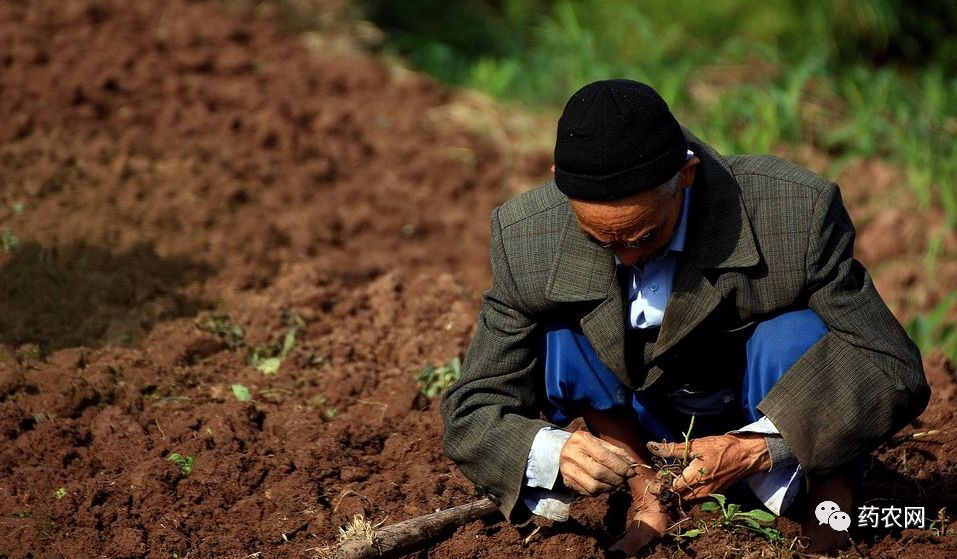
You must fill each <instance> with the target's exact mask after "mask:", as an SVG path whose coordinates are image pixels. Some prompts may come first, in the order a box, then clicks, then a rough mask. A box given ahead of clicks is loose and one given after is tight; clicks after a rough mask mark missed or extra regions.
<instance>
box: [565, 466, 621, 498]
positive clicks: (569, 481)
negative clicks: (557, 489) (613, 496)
mask: <svg viewBox="0 0 957 559" xmlns="http://www.w3.org/2000/svg"><path fill="white" fill-rule="evenodd" d="M562 480H563V481H564V483H565V486H566V487H568V488H569V489H571V490H572V491H575V492H576V493H581V494H583V495H598V494H599V493H606V492H608V491H611V490H612V489H614V487H613V486H611V485H609V484H607V483H604V482H602V481H600V480H597V479H595V478H594V477H592V476H591V475H590V474H589V473H588V472H587V471H585V470H584V469H583V468H582V467H580V466H579V465H578V464H570V465H569V466H568V467H566V468H565V469H564V470H563V471H562Z"/></svg>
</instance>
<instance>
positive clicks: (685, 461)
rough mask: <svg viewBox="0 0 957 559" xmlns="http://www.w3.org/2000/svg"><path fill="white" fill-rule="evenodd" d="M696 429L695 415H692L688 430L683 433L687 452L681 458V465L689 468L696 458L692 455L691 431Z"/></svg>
mask: <svg viewBox="0 0 957 559" xmlns="http://www.w3.org/2000/svg"><path fill="white" fill-rule="evenodd" d="M693 429H694V414H691V422H690V423H688V430H687V431H682V432H681V435H682V436H684V438H685V451H684V454H683V455H682V456H681V465H682V466H687V465H688V463H689V462H691V461H692V460H693V459H694V457H693V456H692V455H691V431H692V430H693Z"/></svg>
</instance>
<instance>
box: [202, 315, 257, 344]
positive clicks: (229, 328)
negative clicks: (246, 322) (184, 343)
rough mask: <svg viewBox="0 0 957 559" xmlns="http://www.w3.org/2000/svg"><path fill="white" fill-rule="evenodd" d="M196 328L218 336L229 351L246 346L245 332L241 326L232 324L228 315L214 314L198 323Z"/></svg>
mask: <svg viewBox="0 0 957 559" xmlns="http://www.w3.org/2000/svg"><path fill="white" fill-rule="evenodd" d="M196 327H197V328H199V329H200V330H202V331H204V332H209V333H210V334H214V335H216V336H218V337H219V338H220V339H222V340H223V342H224V343H225V344H226V345H227V346H228V347H229V348H230V349H236V348H238V347H244V346H245V345H246V331H245V330H244V329H243V327H242V326H240V325H238V324H236V323H234V322H233V321H232V319H231V318H230V317H229V315H228V314H225V313H214V314H212V315H211V316H209V317H207V318H206V319H204V320H200V321H198V322H197V323H196Z"/></svg>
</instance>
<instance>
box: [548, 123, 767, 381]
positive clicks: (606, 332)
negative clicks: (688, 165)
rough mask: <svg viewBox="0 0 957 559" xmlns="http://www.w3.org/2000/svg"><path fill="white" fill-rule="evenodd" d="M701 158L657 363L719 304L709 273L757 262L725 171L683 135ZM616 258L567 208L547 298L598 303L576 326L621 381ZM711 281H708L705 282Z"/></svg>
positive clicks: (747, 225)
mask: <svg viewBox="0 0 957 559" xmlns="http://www.w3.org/2000/svg"><path fill="white" fill-rule="evenodd" d="M685 135H686V137H687V138H688V142H689V145H690V146H691V149H692V150H693V151H694V152H695V155H697V156H698V157H699V158H700V159H701V163H700V164H699V166H698V168H697V171H696V174H695V183H694V196H693V198H692V202H691V218H690V220H689V224H688V225H689V227H688V239H687V242H686V245H685V251H684V253H683V254H682V255H681V257H680V259H679V261H678V269H677V270H676V273H675V282H674V286H673V288H672V293H671V299H669V301H668V307H667V309H666V310H665V316H664V320H663V322H662V325H661V331H660V332H659V335H658V342H657V344H656V348H655V358H657V357H658V356H660V355H661V354H663V353H665V352H667V351H668V350H669V349H671V348H672V347H674V345H675V344H676V343H677V342H678V341H680V340H681V339H682V338H684V337H685V336H686V335H687V334H688V333H690V332H691V331H692V330H693V329H694V328H695V327H696V326H698V325H699V324H700V323H701V322H702V321H703V320H704V319H705V318H706V317H707V316H708V314H710V313H711V312H712V311H713V310H714V309H715V308H716V307H717V306H718V303H720V302H721V298H722V293H720V292H719V290H718V289H717V288H716V287H715V285H714V283H713V281H714V280H713V278H714V277H715V275H716V274H712V273H711V271H713V270H721V269H729V268H747V267H750V266H755V265H757V264H758V263H760V261H761V256H760V253H759V252H758V249H757V245H756V243H755V239H754V232H753V230H752V228H751V224H750V220H749V218H748V215H747V212H746V210H745V207H744V203H743V201H742V199H741V189H740V186H739V185H738V183H737V181H736V180H735V178H734V176H733V174H732V173H731V170H730V169H729V168H728V166H727V165H725V163H724V162H723V161H722V159H721V157H720V156H719V155H718V153H717V152H716V151H715V150H714V149H712V148H711V147H710V146H708V145H707V144H705V143H704V142H702V141H701V140H699V139H698V138H697V137H695V136H694V135H693V134H691V133H690V132H688V131H687V130H685ZM615 272H616V266H615V259H614V255H613V254H612V253H611V251H609V250H605V249H602V248H600V247H597V246H595V245H594V244H593V243H591V242H589V241H588V239H586V238H585V235H584V234H583V233H582V231H581V229H580V228H579V226H578V221H577V220H576V219H575V215H574V213H573V212H572V211H571V210H570V209H569V211H568V217H567V218H566V222H565V226H564V229H563V231H562V238H561V240H560V242H559V244H558V250H557V252H556V255H555V258H554V260H553V262H552V267H551V271H550V274H549V279H548V285H547V287H546V296H547V297H548V298H549V299H551V300H553V301H560V302H565V301H568V302H572V301H594V300H603V302H602V303H601V304H600V305H599V306H598V307H597V308H596V309H595V310H594V311H593V312H592V313H590V314H589V315H588V316H586V317H585V318H584V319H583V320H582V329H583V331H584V333H585V335H586V336H587V337H588V338H589V341H591V342H592V345H593V346H594V347H595V349H596V351H597V352H598V355H599V357H601V358H602V361H604V362H605V364H606V365H608V366H609V368H611V369H612V371H614V372H615V373H616V374H618V376H619V377H621V378H623V379H624V378H626V377H627V371H626V367H625V356H624V311H625V309H624V302H623V300H622V293H621V287H620V286H619V282H618V281H617V279H616V273H615ZM709 276H710V277H711V278H712V279H708V277H709Z"/></svg>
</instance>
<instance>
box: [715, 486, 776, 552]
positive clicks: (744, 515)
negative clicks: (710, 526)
mask: <svg viewBox="0 0 957 559" xmlns="http://www.w3.org/2000/svg"><path fill="white" fill-rule="evenodd" d="M710 496H711V497H712V498H713V499H714V501H708V502H706V503H704V504H703V505H701V510H702V511H704V512H720V513H721V518H720V519H719V522H720V523H721V526H722V527H723V528H725V529H726V530H746V531H749V532H754V533H755V534H758V535H760V536H761V537H763V538H764V539H766V540H768V541H769V542H776V541H778V540H779V539H781V532H780V530H778V529H776V528H772V527H770V526H764V524H767V523H771V522H774V515H773V514H771V513H769V512H767V511H763V510H760V509H754V510H750V511H742V510H741V505H738V504H735V503H726V499H725V496H724V495H720V494H718V493H712V494H711V495H710Z"/></svg>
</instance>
